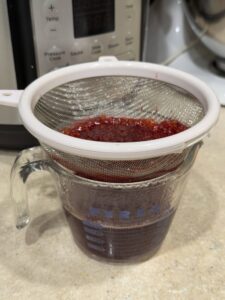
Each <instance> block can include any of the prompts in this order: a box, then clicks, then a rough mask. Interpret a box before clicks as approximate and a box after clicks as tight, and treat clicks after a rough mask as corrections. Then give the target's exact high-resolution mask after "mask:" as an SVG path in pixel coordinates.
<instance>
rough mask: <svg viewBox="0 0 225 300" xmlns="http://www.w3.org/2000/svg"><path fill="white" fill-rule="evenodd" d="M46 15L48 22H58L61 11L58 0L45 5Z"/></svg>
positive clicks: (51, 0) (49, 1)
mask: <svg viewBox="0 0 225 300" xmlns="http://www.w3.org/2000/svg"><path fill="white" fill-rule="evenodd" d="M44 15H45V20H46V22H58V21H59V11H58V1H57V0H47V1H45V3H44Z"/></svg>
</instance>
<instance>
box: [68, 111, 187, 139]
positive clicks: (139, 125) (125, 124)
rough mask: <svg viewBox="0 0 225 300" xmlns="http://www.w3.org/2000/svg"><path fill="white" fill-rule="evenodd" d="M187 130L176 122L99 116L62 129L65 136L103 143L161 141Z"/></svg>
mask: <svg viewBox="0 0 225 300" xmlns="http://www.w3.org/2000/svg"><path fill="white" fill-rule="evenodd" d="M185 129H187V126H186V125H184V124H182V123H181V122H179V121H176V120H165V121H162V122H156V121H154V120H151V119H133V118H125V117H121V118H120V117H109V116H104V115H101V116H97V117H94V118H90V119H86V120H82V121H76V122H74V123H73V124H72V125H71V126H69V127H65V128H63V129H62V132H63V133H64V134H67V135H70V136H73V137H76V138H81V139H85V140H92V141H101V142H140V141H148V140H154V139H159V138H163V137H167V136H170V135H173V134H177V133H179V132H182V131H184V130H185Z"/></svg>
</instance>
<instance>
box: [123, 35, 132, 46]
mask: <svg viewBox="0 0 225 300" xmlns="http://www.w3.org/2000/svg"><path fill="white" fill-rule="evenodd" d="M133 44H134V36H133V35H132V34H131V33H128V34H127V35H126V36H125V45H126V46H127V47H129V46H133Z"/></svg>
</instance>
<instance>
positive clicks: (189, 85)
mask: <svg viewBox="0 0 225 300" xmlns="http://www.w3.org/2000/svg"><path fill="white" fill-rule="evenodd" d="M99 76H135V77H142V78H151V79H156V80H159V81H163V82H166V83H170V84H173V85H175V86H177V87H181V88H182V89H184V90H186V91H188V92H189V93H191V94H192V95H193V96H195V97H196V98H197V99H198V100H199V101H200V102H201V104H202V105H203V107H204V110H205V116H204V117H203V118H202V120H200V121H199V122H198V123H197V124H196V125H194V126H193V127H191V128H189V129H187V130H185V131H183V132H181V133H178V134H176V135H172V136H169V137H165V138H161V139H157V140H151V141H143V142H128V143H112V142H110V143H109V142H95V141H88V140H83V139H79V138H74V137H71V136H67V135H64V134H62V133H60V132H57V131H56V130H53V129H51V128H49V127H47V126H46V125H44V124H43V123H41V122H40V121H39V120H38V119H37V118H36V117H35V115H34V113H33V110H34V107H35V104H36V103H37V101H38V100H39V99H40V97H41V96H42V95H44V94H45V93H46V92H48V91H49V90H51V89H53V88H54V87H57V86H59V85H61V84H64V83H68V82H71V81H74V80H79V79H85V78H90V77H99ZM219 110H220V105H219V101H218V100H217V98H216V96H215V94H214V93H213V91H212V90H211V89H210V88H209V87H208V86H207V85H206V84H205V83H204V82H203V81H201V80H199V79H198V78H196V77H194V76H192V75H190V74H187V73H185V72H182V71H178V70H175V69H172V68H170V67H166V66H161V65H156V64H151V63H144V62H129V61H112V62H107V61H99V62H93V63H85V64H80V65H74V66H69V67H65V68H62V69H59V70H56V71H53V72H50V73H48V74H46V75H44V76H42V77H40V78H38V79H37V80H35V81H34V82H33V83H31V84H30V85H29V86H28V87H27V88H26V89H25V90H24V92H23V94H22V97H21V99H20V102H19V114H20V117H21V119H22V122H23V124H24V126H25V127H26V129H27V130H28V131H29V132H30V133H31V134H32V135H33V136H35V137H36V138H37V139H38V140H39V141H40V143H44V144H46V145H48V146H51V147H53V148H54V149H57V150H59V151H63V152H65V153H67V154H72V155H78V156H82V157H88V158H92V159H101V160H137V159H146V158H151V157H157V156H161V155H166V154H171V153H176V152H180V151H182V150H184V149H185V148H187V147H188V146H190V145H193V144H195V143H197V142H198V141H200V140H202V139H203V138H204V137H205V136H206V135H207V134H208V132H209V131H210V130H211V128H212V127H213V126H214V125H215V123H216V122H217V120H218V116H219Z"/></svg>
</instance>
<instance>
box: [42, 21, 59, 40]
mask: <svg viewBox="0 0 225 300" xmlns="http://www.w3.org/2000/svg"><path fill="white" fill-rule="evenodd" d="M45 33H46V36H47V37H48V38H50V39H56V38H57V37H60V34H61V30H60V25H59V23H58V22H50V23H47V25H46V27H45Z"/></svg>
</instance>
